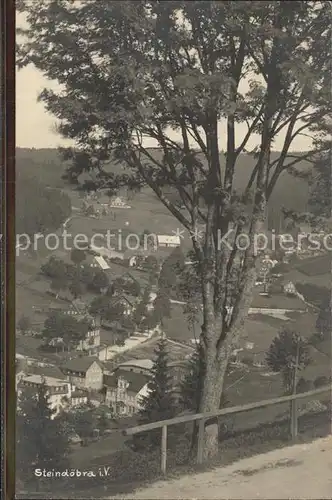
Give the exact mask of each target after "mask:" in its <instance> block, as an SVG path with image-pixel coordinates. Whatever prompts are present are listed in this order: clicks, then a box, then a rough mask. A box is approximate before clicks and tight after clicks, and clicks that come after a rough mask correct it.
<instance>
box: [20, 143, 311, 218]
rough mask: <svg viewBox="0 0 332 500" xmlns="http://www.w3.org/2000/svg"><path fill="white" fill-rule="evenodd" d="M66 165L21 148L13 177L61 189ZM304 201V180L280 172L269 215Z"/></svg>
mask: <svg viewBox="0 0 332 500" xmlns="http://www.w3.org/2000/svg"><path fill="white" fill-rule="evenodd" d="M153 154H154V155H155V156H156V157H158V156H159V155H160V152H159V151H158V150H153ZM277 155H278V153H276V152H274V153H272V154H271V161H273V160H274V159H275V158H276V157H277ZM220 159H221V164H222V165H224V163H225V158H224V155H223V154H221V155H220ZM254 161H255V160H254V159H253V158H252V157H251V156H249V155H246V154H243V155H241V156H240V158H239V160H238V166H237V170H236V174H235V188H236V189H238V190H239V191H241V190H243V188H244V186H245V185H246V183H247V181H248V179H249V177H250V174H251V172H252V169H253V166H254ZM65 168H66V164H65V163H64V162H62V161H61V159H60V157H59V155H58V153H57V150H56V149H24V148H17V150H16V170H17V175H20V172H22V170H24V171H25V172H26V173H28V174H29V175H31V176H33V177H38V178H39V179H40V180H41V181H43V183H44V184H46V185H48V186H52V187H64V181H63V180H62V179H61V175H62V174H63V173H64V172H65ZM297 168H298V169H299V170H305V169H308V168H309V164H308V163H307V162H305V161H304V162H301V163H299V164H298V166H297ZM109 169H110V170H111V171H115V170H119V169H121V167H120V166H119V165H115V164H110V165H109ZM307 198H308V184H307V182H306V181H303V180H300V179H296V178H294V177H293V176H291V175H289V174H288V173H283V174H282V175H281V176H280V178H279V181H278V183H277V186H276V189H275V191H274V193H273V195H272V197H271V202H270V216H271V217H273V214H278V212H279V211H280V209H281V207H282V206H285V207H286V208H288V209H294V210H299V211H302V210H305V209H306V205H307Z"/></svg>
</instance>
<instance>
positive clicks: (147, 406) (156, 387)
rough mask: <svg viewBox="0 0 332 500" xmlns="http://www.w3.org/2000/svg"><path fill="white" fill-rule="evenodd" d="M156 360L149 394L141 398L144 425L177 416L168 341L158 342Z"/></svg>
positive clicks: (141, 413) (149, 385)
mask: <svg viewBox="0 0 332 500" xmlns="http://www.w3.org/2000/svg"><path fill="white" fill-rule="evenodd" d="M155 355H156V359H155V362H154V365H153V368H152V380H151V381H150V382H149V384H148V389H149V393H148V395H147V396H144V397H142V398H141V401H140V403H141V405H142V410H141V411H140V420H141V422H142V423H146V422H156V421H158V420H164V419H167V418H172V417H173V416H174V414H175V402H174V393H173V383H172V376H171V374H170V370H169V366H168V363H169V361H168V353H167V343H166V339H164V338H162V339H160V341H159V342H158V345H157V348H156V350H155Z"/></svg>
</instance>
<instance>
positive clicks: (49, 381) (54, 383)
mask: <svg viewBox="0 0 332 500" xmlns="http://www.w3.org/2000/svg"><path fill="white" fill-rule="evenodd" d="M23 380H24V382H28V383H31V384H43V383H45V385H46V386H47V387H62V386H63V385H64V383H65V382H64V380H59V379H58V378H53V377H44V376H43V375H30V376H27V377H24V379H23Z"/></svg>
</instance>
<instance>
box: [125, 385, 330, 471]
mask: <svg viewBox="0 0 332 500" xmlns="http://www.w3.org/2000/svg"><path fill="white" fill-rule="evenodd" d="M327 392H329V393H330V394H332V384H331V385H328V386H324V387H320V388H318V389H314V390H312V391H308V392H303V393H301V394H294V395H291V396H282V397H280V398H274V399H265V400H263V401H258V402H255V403H249V404H246V405H242V406H233V407H231V408H222V409H220V410H216V411H213V412H210V413H195V414H190V415H183V416H180V417H175V418H171V419H168V420H159V421H158V422H151V423H149V424H144V425H139V426H136V427H131V428H129V429H124V430H123V431H122V434H123V435H124V436H133V435H134V434H141V433H142V432H147V431H151V430H154V429H161V430H162V433H161V471H162V473H163V474H166V468H167V428H168V426H171V425H177V424H184V423H188V422H196V421H198V442H197V463H198V464H202V463H203V445H204V429H205V424H206V422H207V421H209V420H211V419H212V418H216V417H222V416H225V415H234V414H235V413H243V412H247V411H250V410H256V409H259V408H265V407H268V406H274V405H278V404H282V403H287V402H290V403H291V412H290V432H291V436H292V439H295V438H296V436H297V433H298V409H297V402H298V401H299V400H301V399H311V400H312V399H313V398H315V397H316V396H318V395H320V394H324V393H327ZM331 432H332V430H331Z"/></svg>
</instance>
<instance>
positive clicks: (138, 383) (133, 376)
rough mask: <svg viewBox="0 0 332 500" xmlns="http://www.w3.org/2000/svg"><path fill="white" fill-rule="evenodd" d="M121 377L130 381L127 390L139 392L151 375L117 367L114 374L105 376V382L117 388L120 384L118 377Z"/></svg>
mask: <svg viewBox="0 0 332 500" xmlns="http://www.w3.org/2000/svg"><path fill="white" fill-rule="evenodd" d="M120 377H122V378H123V379H124V380H126V381H127V382H128V383H129V386H128V388H127V391H128V392H134V393H135V394H137V393H138V392H139V391H140V390H141V389H142V387H144V386H145V385H146V384H147V383H148V382H149V381H150V377H148V376H147V375H143V374H142V373H134V372H129V371H127V370H121V368H117V369H116V370H115V372H114V373H113V375H105V376H104V384H105V385H106V386H107V387H110V388H114V389H115V388H116V387H117V385H118V379H119V378H120Z"/></svg>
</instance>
